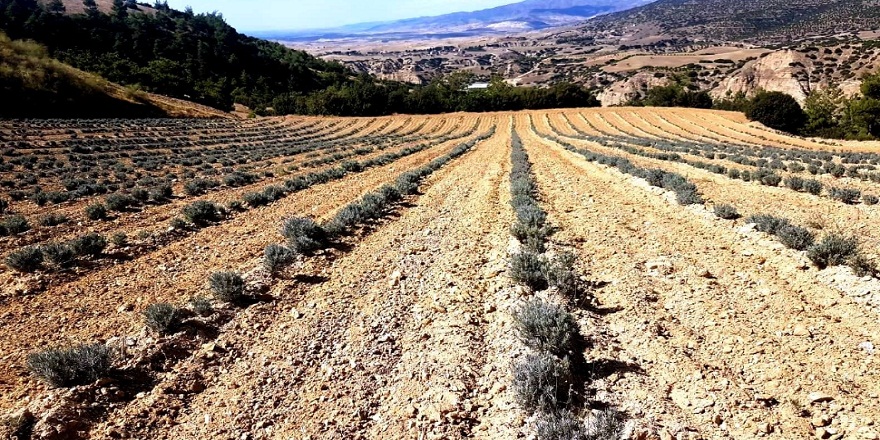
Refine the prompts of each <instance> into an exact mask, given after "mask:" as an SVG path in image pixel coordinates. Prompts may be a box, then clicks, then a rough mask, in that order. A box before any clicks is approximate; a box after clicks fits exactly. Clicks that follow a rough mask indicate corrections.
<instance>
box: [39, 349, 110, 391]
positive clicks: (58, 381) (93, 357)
mask: <svg viewBox="0 0 880 440" xmlns="http://www.w3.org/2000/svg"><path fill="white" fill-rule="evenodd" d="M111 361H112V356H111V352H110V349H109V348H108V347H107V346H105V345H102V344H84V345H78V346H75V347H71V348H67V349H49V350H45V351H41V352H37V353H32V354H30V355H28V359H27V368H28V370H29V371H30V372H31V374H33V375H35V376H37V377H38V378H40V379H42V380H43V381H45V382H46V383H48V384H49V385H51V386H53V387H58V388H64V387H72V386H76V385H87V384H90V383H92V382H95V381H96V380H98V379H100V378H101V377H103V376H104V375H106V374H107V372H108V371H110V364H111Z"/></svg>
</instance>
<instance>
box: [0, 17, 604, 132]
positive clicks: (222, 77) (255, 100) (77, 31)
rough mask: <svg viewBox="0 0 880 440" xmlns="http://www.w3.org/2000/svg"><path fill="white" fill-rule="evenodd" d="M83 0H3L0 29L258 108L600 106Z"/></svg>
mask: <svg viewBox="0 0 880 440" xmlns="http://www.w3.org/2000/svg"><path fill="white" fill-rule="evenodd" d="M83 6H84V8H85V11H86V12H85V13H84V14H67V13H66V11H65V6H64V3H63V2H61V1H60V0H50V1H47V2H45V3H44V4H40V3H39V2H37V0H0V31H3V32H5V33H6V34H7V35H8V36H9V37H10V38H11V39H13V40H34V41H36V42H38V43H40V44H41V45H43V46H45V47H46V49H47V50H48V53H49V55H50V56H51V57H52V58H55V59H58V60H60V61H62V62H64V63H66V64H69V65H71V66H73V67H76V68H79V69H81V70H85V71H88V72H92V73H95V74H98V75H100V76H101V77H103V78H105V79H108V80H110V81H113V82H115V83H119V84H122V85H126V86H130V87H132V88H136V89H141V90H144V91H148V92H154V93H159V94H163V95H167V96H172V97H176V98H181V99H186V100H191V101H194V102H198V103H201V104H206V105H209V106H212V107H216V108H219V109H223V110H229V109H231V108H232V104H233V103H240V104H244V105H246V106H248V107H250V108H252V109H255V111H256V112H257V113H259V114H288V113H297V114H311V115H339V116H376V115H384V114H392V113H441V112H451V111H496V110H520V109H540V108H552V107H580V106H591V105H598V102H596V101H595V99H594V98H593V96H592V94H591V93H590V91H588V90H586V89H583V88H582V87H580V86H577V85H573V84H566V83H563V84H559V85H556V86H553V87H550V88H540V89H539V88H526V87H523V88H519V87H511V86H508V85H506V84H504V83H503V82H501V81H493V82H492V86H491V87H489V88H488V89H485V90H478V91H467V90H465V89H466V86H467V84H466V83H465V82H466V81H471V80H473V78H472V77H470V76H468V75H452V76H450V77H441V78H438V79H435V80H434V81H432V82H431V83H429V84H427V85H425V86H413V85H411V84H404V83H400V82H392V81H381V80H378V79H376V78H373V77H370V76H367V75H357V74H355V73H354V72H352V71H351V70H350V69H348V68H346V67H345V66H343V65H342V64H339V63H336V62H329V61H324V60H322V59H319V58H317V57H314V56H311V55H309V54H307V53H306V52H302V51H297V50H292V49H289V48H287V47H284V46H283V45H280V44H277V43H273V42H269V41H265V40H261V39H257V38H252V37H249V36H246V35H243V34H240V33H238V32H237V31H236V30H235V29H234V28H232V27H231V26H229V25H228V24H227V23H226V22H225V21H224V19H223V16H222V15H221V14H219V13H210V14H195V13H193V11H192V10H191V9H189V8H187V9H186V10H185V11H177V10H174V9H172V8H170V7H169V6H168V4H167V3H166V2H156V3H155V4H154V5H152V6H151V7H147V6H146V5H140V4H137V3H134V2H133V1H132V0H114V4H113V8H112V11H111V13H109V14H104V13H102V12H100V11H99V10H98V7H97V5H96V3H95V1H94V0H83Z"/></svg>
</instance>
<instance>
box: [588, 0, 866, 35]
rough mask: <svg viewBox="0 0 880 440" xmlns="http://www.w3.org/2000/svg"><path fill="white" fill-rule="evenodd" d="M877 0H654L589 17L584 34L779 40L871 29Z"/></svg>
mask: <svg viewBox="0 0 880 440" xmlns="http://www.w3.org/2000/svg"><path fill="white" fill-rule="evenodd" d="M878 18H880V3H878V2H877V1H876V0H760V1H757V0H659V1H657V2H655V3H651V4H648V5H645V6H642V7H639V8H635V9H631V10H627V11H622V12H618V13H615V14H610V15H607V16H603V17H599V18H597V19H596V20H592V21H590V22H589V23H587V24H586V25H585V26H583V27H582V28H581V31H582V32H583V33H585V34H594V33H596V32H603V31H605V32H609V31H610V32H614V33H616V34H618V35H623V36H626V35H637V34H638V33H640V32H644V31H645V30H646V29H651V30H652V31H654V32H656V33H658V34H662V35H665V36H668V37H678V38H681V37H687V38H692V39H707V40H713V41H719V40H732V41H748V42H753V43H759V44H767V43H784V42H787V41H791V40H799V39H803V38H807V37H811V36H829V35H841V34H850V33H856V32H858V31H862V30H870V29H876V28H877V26H878V21H877V20H878Z"/></svg>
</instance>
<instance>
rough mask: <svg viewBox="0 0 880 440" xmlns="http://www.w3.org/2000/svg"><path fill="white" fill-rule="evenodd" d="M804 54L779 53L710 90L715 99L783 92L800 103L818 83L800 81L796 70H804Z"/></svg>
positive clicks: (754, 64) (792, 52)
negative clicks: (742, 94) (764, 91)
mask: <svg viewBox="0 0 880 440" xmlns="http://www.w3.org/2000/svg"><path fill="white" fill-rule="evenodd" d="M803 61H804V60H803V59H802V54H800V53H799V52H795V51H791V50H780V51H777V52H773V53H770V54H769V55H767V56H765V57H763V58H760V59H758V60H755V61H751V62H749V63H748V64H746V65H745V66H744V67H743V68H742V69H741V70H740V71H739V72H737V73H736V74H735V75H733V76H731V77H728V78H724V79H722V80H721V82H720V85H719V86H718V87H716V88H714V89H713V90H712V91H711V94H712V96H713V97H716V98H723V97H725V96H728V95H734V94H736V93H739V92H744V93H745V94H746V95H749V96H751V95H753V94H754V93H755V92H756V91H757V90H759V89H763V90H767V91H773V92H783V93H787V94H789V95H791V96H793V97H794V98H795V99H796V100H797V101H798V102H800V103H803V102H804V100H806V99H807V96H808V95H809V93H810V90H812V88H814V87H815V86H817V85H815V84H811V83H810V82H809V80H806V81H805V80H802V79H798V77H797V76H796V75H795V71H796V70H798V69H801V67H798V66H799V63H803Z"/></svg>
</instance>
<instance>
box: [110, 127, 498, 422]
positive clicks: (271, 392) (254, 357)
mask: <svg viewBox="0 0 880 440" xmlns="http://www.w3.org/2000/svg"><path fill="white" fill-rule="evenodd" d="M506 122H507V121H506V118H505V119H504V122H503V123H500V124H499V127H498V129H497V131H496V135H495V136H494V137H493V138H491V139H489V140H487V141H485V142H483V143H481V144H478V145H477V146H475V147H474V148H475V150H474V151H472V152H470V153H468V154H466V155H465V156H463V157H462V158H461V159H457V160H456V161H454V162H452V163H451V164H450V165H448V166H447V167H444V168H441V169H440V170H438V171H437V172H436V173H435V174H434V175H432V176H431V177H429V178H428V180H427V181H426V183H425V184H424V188H425V189H424V194H423V195H422V196H420V197H418V199H417V200H416V201H415V202H414V203H415V206H412V207H411V208H408V209H405V210H404V211H403V212H402V214H401V215H400V217H399V218H397V219H395V220H393V221H391V222H388V223H386V224H384V225H382V226H379V227H378V228H377V229H376V230H375V231H373V232H372V233H371V234H369V235H368V236H367V237H366V238H365V239H363V240H362V241H361V242H358V243H355V244H353V249H352V250H351V251H350V252H348V253H347V254H344V255H343V256H342V257H340V258H339V259H337V260H334V261H332V263H329V262H327V261H320V260H317V259H316V260H309V262H308V263H307V264H306V266H305V267H304V268H303V269H302V270H300V271H299V272H300V273H299V274H298V275H297V276H296V277H295V278H294V279H290V280H287V281H282V282H280V283H279V284H278V285H277V286H274V287H273V290H272V295H273V296H274V297H275V298H276V299H277V301H276V302H275V303H273V304H271V305H265V306H261V307H260V309H261V310H260V311H259V312H257V310H256V309H255V308H254V309H251V310H248V311H247V312H245V314H244V315H243V316H242V317H241V319H237V320H236V322H235V323H234V324H233V326H232V327H231V328H229V329H227V332H228V334H225V335H224V336H223V337H222V338H221V340H220V341H218V342H217V344H218V345H222V346H223V347H224V351H227V350H228V351H229V352H230V353H237V354H238V355H239V357H238V361H237V362H232V363H230V364H228V369H227V368H223V369H219V370H215V369H212V368H204V367H203V366H201V365H199V363H198V362H194V363H193V365H190V366H189V368H193V369H196V370H201V371H207V372H208V373H207V374H206V375H210V376H209V377H206V378H205V380H204V381H203V383H206V384H207V387H208V388H207V390H206V391H204V392H203V393H201V394H197V395H194V396H190V397H188V398H186V399H182V400H176V399H175V397H174V396H166V395H163V394H162V393H161V391H158V390H157V391H156V392H154V393H153V394H152V395H150V396H147V397H146V398H144V399H140V400H138V401H135V402H134V403H132V405H131V406H130V408H128V409H127V410H126V411H125V412H126V413H127V414H128V415H123V414H120V415H119V417H114V418H111V421H110V422H109V423H108V424H107V426H106V427H104V428H103V429H102V430H100V432H101V433H104V434H100V435H106V433H109V432H111V431H112V430H113V429H117V430H118V429H122V428H121V426H123V425H124V426H131V425H130V424H128V425H127V424H126V421H130V420H131V418H130V415H131V414H137V413H138V412H139V411H141V410H142V411H144V412H146V413H147V414H153V415H154V416H156V417H151V416H147V417H146V418H145V419H144V418H142V419H141V420H143V423H144V425H145V426H144V427H145V431H141V432H149V435H150V437H151V438H169V439H170V438H222V437H234V438H239V436H241V435H242V434H243V433H251V434H252V436H253V438H302V437H304V436H305V437H308V436H311V438H346V439H348V438H416V437H418V436H419V435H422V436H425V438H463V437H468V436H470V435H472V432H473V428H474V426H475V425H476V424H477V423H478V421H479V418H480V416H481V414H484V413H485V412H486V411H487V410H486V408H489V407H490V405H489V403H488V402H487V397H486V393H485V392H481V391H486V390H487V389H490V388H498V387H495V386H494V384H493V383H491V382H488V381H485V380H482V376H483V374H484V371H485V368H484V367H485V365H486V364H487V363H495V362H496V360H491V361H490V360H487V359H486V354H487V351H486V348H485V344H486V341H485V335H484V332H485V331H486V330H485V328H484V327H483V326H484V325H485V324H486V322H492V321H494V320H495V319H498V318H496V316H495V313H492V307H491V306H489V305H487V304H486V303H487V302H488V301H491V299H489V298H488V293H487V292H490V291H491V289H493V286H496V285H500V283H502V282H503V281H502V280H500V279H498V278H499V277H498V269H497V268H498V267H499V265H502V264H503V263H502V261H503V258H504V254H505V252H506V251H505V249H506V246H507V243H508V242H507V236H508V229H507V228H508V227H509V224H510V222H511V219H512V214H511V213H510V210H509V207H508V206H507V204H506V203H505V202H506V199H504V197H509V196H507V195H505V192H506V191H507V187H508V185H509V183H508V180H507V176H508V173H509V163H508V161H507V160H506V158H507V156H508V155H509V149H508V148H509V147H508V145H509V135H508V133H509V125H507V123H506ZM475 167H480V168H481V169H482V172H479V173H475V172H473V170H474V168H475ZM323 217H329V214H328V215H325V216H323ZM487 267H491V268H495V270H486V268H487ZM297 279H299V280H303V279H313V280H315V281H316V282H317V283H318V284H316V285H314V286H307V285H303V284H302V283H301V282H299V283H298V282H297ZM496 288H497V287H496ZM487 310H489V312H486V311H487ZM493 336H497V335H493ZM238 344H246V345H247V346H246V347H240V346H238ZM221 356H224V355H221ZM230 360H231V359H230ZM214 374H216V375H214ZM478 383H480V384H481V385H480V387H478V386H477V384H478ZM175 400H176V401H175ZM218 402H222V403H221V404H219V405H218ZM168 407H170V408H174V410H173V411H174V414H175V416H174V419H175V422H174V423H173V424H170V423H169V424H165V423H164V422H165V421H163V420H162V419H161V414H156V413H154V411H157V408H168ZM138 408H140V410H139V409H138ZM114 424H116V425H117V426H119V427H117V428H111V426H113V425H114ZM100 435H99V437H100Z"/></svg>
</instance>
